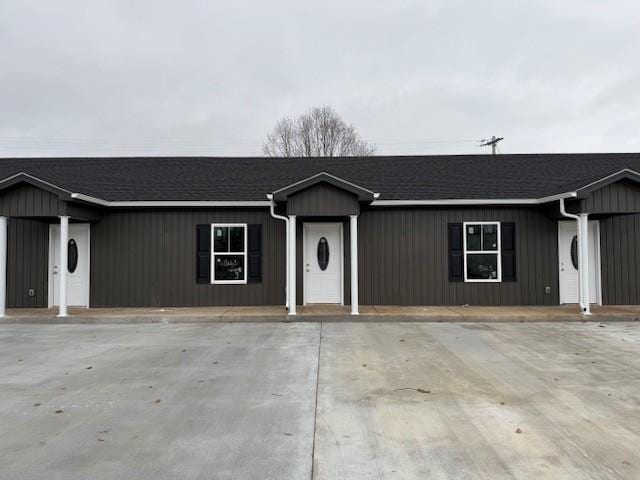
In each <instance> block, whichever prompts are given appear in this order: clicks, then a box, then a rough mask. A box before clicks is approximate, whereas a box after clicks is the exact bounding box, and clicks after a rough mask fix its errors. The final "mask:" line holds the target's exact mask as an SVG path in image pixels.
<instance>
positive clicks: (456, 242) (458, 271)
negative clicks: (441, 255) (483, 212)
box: [449, 223, 464, 282]
mask: <svg viewBox="0 0 640 480" xmlns="http://www.w3.org/2000/svg"><path fill="white" fill-rule="evenodd" d="M462 234H463V232H462V224H461V223H450V224H449V281H450V282H464V261H463V258H462V257H463V255H464V251H463V245H462Z"/></svg>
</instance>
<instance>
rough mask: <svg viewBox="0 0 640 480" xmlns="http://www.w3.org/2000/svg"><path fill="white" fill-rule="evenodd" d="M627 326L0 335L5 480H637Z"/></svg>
mask: <svg viewBox="0 0 640 480" xmlns="http://www.w3.org/2000/svg"><path fill="white" fill-rule="evenodd" d="M639 412H640V323H635V322H633V323H607V324H598V323H586V324H580V323H527V324H519V323H486V324H485V323H440V324H438V323H337V322H332V323H324V324H320V323H290V324H284V323H261V324H251V323H242V324H207V325H188V324H180V325H175V324H174V325H100V326H95V325H0V426H1V428H0V460H1V462H0V470H1V471H0V478H2V479H39V478H43V479H44V478H46V479H65V480H67V479H87V478H91V479H113V478H123V479H124V478H136V479H141V478H153V479H154V480H160V479H165V478H181V479H196V478H197V479H200V478H202V479H205V478H206V479H227V478H228V479H231V478H233V479H299V478H300V479H309V478H316V479H338V478H339V479H360V478H375V479H384V478H390V479H405V478H406V479H412V478H420V479H423V478H429V479H431V478H436V479H437V478H453V479H465V478H469V479H471V478H474V479H475V478H485V479H498V478H517V479H529V478H531V479H533V478H552V479H563V478H566V479H581V478H585V479H587V478H589V479H591V478H604V479H609V478H611V479H634V478H640V449H639V448H638V445H640V413H639Z"/></svg>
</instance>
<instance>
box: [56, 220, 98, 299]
mask: <svg viewBox="0 0 640 480" xmlns="http://www.w3.org/2000/svg"><path fill="white" fill-rule="evenodd" d="M66 250H67V262H66V264H65V265H61V264H60V225H55V224H53V225H51V228H50V230H49V258H50V262H49V305H50V306H54V305H58V304H59V302H60V300H59V299H60V280H59V279H60V269H62V268H64V269H65V270H66V272H67V304H68V305H69V306H72V307H88V306H89V224H88V223H71V224H69V239H68V241H67V247H66Z"/></svg>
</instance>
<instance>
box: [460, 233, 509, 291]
mask: <svg viewBox="0 0 640 480" xmlns="http://www.w3.org/2000/svg"><path fill="white" fill-rule="evenodd" d="M463 227H464V234H463V244H464V281H465V282H500V281H502V265H501V261H500V222H464V223H463Z"/></svg>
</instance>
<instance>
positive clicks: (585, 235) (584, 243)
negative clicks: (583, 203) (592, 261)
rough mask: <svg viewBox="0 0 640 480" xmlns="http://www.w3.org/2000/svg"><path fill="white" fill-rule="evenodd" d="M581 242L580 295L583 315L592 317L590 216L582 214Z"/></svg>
mask: <svg viewBox="0 0 640 480" xmlns="http://www.w3.org/2000/svg"><path fill="white" fill-rule="evenodd" d="M579 225H580V241H579V243H578V246H579V248H580V265H579V267H580V268H579V274H580V279H581V280H582V281H581V282H580V287H581V288H580V294H581V295H582V305H583V307H582V313H583V315H591V307H590V305H589V300H590V297H591V295H590V292H591V290H590V288H589V214H587V213H581V214H580V222H579Z"/></svg>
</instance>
